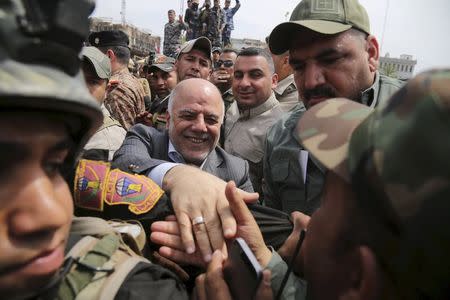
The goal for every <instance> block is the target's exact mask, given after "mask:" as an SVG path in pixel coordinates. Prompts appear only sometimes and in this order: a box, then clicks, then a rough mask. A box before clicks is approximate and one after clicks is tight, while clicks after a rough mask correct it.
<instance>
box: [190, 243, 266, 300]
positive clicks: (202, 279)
mask: <svg viewBox="0 0 450 300" xmlns="http://www.w3.org/2000/svg"><path fill="white" fill-rule="evenodd" d="M223 261H224V257H223V255H222V253H221V252H220V251H215V252H214V254H213V256H212V260H211V262H210V263H209V265H208V269H207V271H206V273H205V274H201V275H200V276H198V277H197V279H196V280H195V298H196V299H198V300H207V299H216V300H231V299H232V297H231V293H230V290H229V288H228V285H227V283H226V282H225V280H224V277H223ZM270 279H271V274H270V271H269V270H264V271H263V278H262V280H261V283H260V285H259V287H258V290H257V292H256V296H255V298H254V299H258V300H270V299H272V297H273V296H272V288H271V285H270V284H271V282H270Z"/></svg>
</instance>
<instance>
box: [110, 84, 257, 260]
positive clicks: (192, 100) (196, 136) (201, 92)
mask: <svg viewBox="0 0 450 300" xmlns="http://www.w3.org/2000/svg"><path fill="white" fill-rule="evenodd" d="M223 117H224V105H223V101H222V97H221V94H220V92H219V90H218V89H217V88H216V87H215V86H214V85H213V84H212V83H210V82H209V81H207V80H204V79H198V78H193V79H186V80H184V81H182V82H180V83H179V84H178V85H177V86H176V87H175V89H174V90H173V92H172V94H171V96H170V98H169V107H168V111H167V129H168V130H166V131H164V132H159V131H157V130H155V129H154V128H150V127H147V126H145V125H141V124H138V125H136V126H134V127H132V128H131V129H130V130H129V131H128V133H127V136H126V138H125V140H124V142H123V144H122V146H121V147H120V148H119V150H117V152H116V154H115V155H114V161H113V165H114V167H118V168H120V169H122V170H124V171H131V172H134V173H139V174H143V175H147V176H149V177H150V178H151V179H153V180H154V181H155V182H156V183H157V184H159V185H160V186H161V187H162V188H163V189H164V190H165V191H167V192H170V194H171V201H172V204H173V205H174V210H175V212H177V207H176V204H174V203H173V202H174V201H185V200H186V199H188V198H189V199H191V198H196V201H192V204H191V205H190V209H191V211H198V216H199V217H201V218H199V219H201V221H202V222H201V223H200V224H202V227H203V226H206V227H207V228H204V229H205V231H206V230H207V231H208V234H207V235H206V234H204V236H203V237H204V238H206V240H205V244H206V245H209V242H211V246H212V248H219V244H220V243H221V242H223V239H222V235H221V234H219V236H220V237H216V236H217V232H216V233H213V232H210V228H211V225H208V222H211V223H212V224H216V223H220V222H217V221H218V220H219V219H218V218H217V213H218V214H219V216H220V221H221V222H222V227H223V229H224V233H225V234H226V227H227V226H228V225H226V223H227V222H228V221H225V220H224V216H223V214H221V212H225V211H228V204H226V206H223V207H222V204H215V202H214V201H212V199H211V200H210V201H206V202H205V201H204V202H202V201H198V199H199V197H206V198H208V197H211V195H215V194H217V197H220V198H222V197H224V190H225V182H226V181H230V180H233V181H235V182H236V185H237V186H238V187H239V188H240V189H241V190H243V191H247V192H253V187H252V185H251V182H250V179H249V174H248V169H249V167H248V163H247V162H245V161H244V160H242V159H240V158H238V157H235V156H232V155H230V154H228V153H226V152H225V151H224V150H223V149H221V148H220V147H218V146H217V143H218V140H219V136H220V126H221V124H222V122H223ZM186 164H187V165H193V166H196V167H198V168H197V170H198V169H201V170H203V171H205V172H207V173H210V174H212V175H215V176H217V177H218V178H220V179H222V180H220V181H221V183H219V182H217V181H218V180H217V179H213V178H211V177H212V176H210V175H209V174H206V173H205V172H202V171H200V170H198V171H194V170H193V169H194V168H192V167H190V168H189V170H186V166H185V165H186ZM213 185H216V186H217V189H216V191H215V192H214V193H212V192H205V191H200V190H199V189H200V188H204V187H208V186H213ZM180 186H184V187H182V188H181V187H180ZM171 188H175V189H178V192H176V193H175V192H174V191H173V190H171ZM181 190H182V191H181ZM177 195H178V196H180V197H179V198H180V200H177V199H175V198H176V197H177ZM247 195H250V194H247ZM174 197H175V198H174ZM218 203H222V202H221V201H218ZM199 206H202V207H199ZM225 207H226V208H225ZM208 211H210V212H209V213H208ZM211 211H212V212H213V213H212V212H211ZM205 214H206V215H205ZM224 214H226V215H228V213H224ZM179 215H180V214H177V216H178V222H179V223H180V225H181V226H180V228H183V230H185V233H186V235H188V234H189V233H188V232H190V233H192V229H191V228H193V230H194V232H195V234H196V238H197V240H198V232H200V231H201V230H198V228H197V227H198V226H195V225H197V224H198V222H197V221H194V219H198V218H194V219H192V220H191V219H190V218H188V217H187V215H190V216H191V217H192V213H186V218H185V219H180V217H179ZM191 221H192V225H193V226H192V227H191ZM204 223H206V224H204ZM232 227H234V226H232ZM200 238H201V237H200ZM215 238H217V239H218V241H214V239H215ZM208 239H209V240H208ZM183 241H184V242H185V243H184V244H185V246H186V251H187V252H188V253H189V252H191V251H192V248H194V247H195V246H194V243H193V240H192V243H191V240H190V239H189V241H187V240H183ZM206 242H207V243H206ZM219 242H220V243H219ZM216 245H217V246H216ZM199 247H200V250H202V253H203V255H204V257H205V260H207V261H208V260H209V259H210V256H211V251H210V250H208V249H202V245H200V243H199ZM208 247H209V246H207V247H206V248H208ZM192 252H193V251H192Z"/></svg>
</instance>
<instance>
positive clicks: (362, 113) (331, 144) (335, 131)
mask: <svg viewBox="0 0 450 300" xmlns="http://www.w3.org/2000/svg"><path fill="white" fill-rule="evenodd" d="M372 111H373V109H371V108H369V107H368V106H366V105H363V104H360V103H358V102H355V101H351V100H348V99H344V98H334V99H328V100H326V101H323V102H321V103H319V104H316V105H314V106H313V107H311V108H310V109H309V110H308V111H307V112H306V113H305V114H304V115H303V116H302V117H301V118H300V120H299V123H298V126H297V130H298V133H299V137H300V140H301V141H302V144H303V146H304V147H305V149H307V150H308V151H310V152H311V154H312V155H313V156H314V157H316V158H317V159H318V160H319V161H320V162H321V163H322V164H323V166H324V167H326V168H327V169H328V170H332V171H333V172H335V173H336V174H338V175H340V176H341V177H342V178H343V179H344V180H346V181H347V182H350V178H351V176H350V173H349V169H348V160H347V157H348V145H349V142H350V137H351V134H352V132H353V130H354V129H355V128H356V127H357V126H358V125H359V124H360V123H361V122H362V120H364V119H365V118H366V117H367V116H368V115H369V114H370V113H371V112H372Z"/></svg>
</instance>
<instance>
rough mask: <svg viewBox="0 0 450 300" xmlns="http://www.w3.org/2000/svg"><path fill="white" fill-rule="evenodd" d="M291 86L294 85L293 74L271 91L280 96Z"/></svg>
mask: <svg viewBox="0 0 450 300" xmlns="http://www.w3.org/2000/svg"><path fill="white" fill-rule="evenodd" d="M291 84H295V83H294V74H291V75H289V76H288V77H286V78H284V79H283V80H281V81H279V82H278V85H277V87H276V88H274V89H273V91H274V92H275V93H276V94H277V95H279V96H281V95H283V94H284V91H286V89H287V88H288V87H289V86H290V85H291Z"/></svg>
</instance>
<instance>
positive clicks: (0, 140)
mask: <svg viewBox="0 0 450 300" xmlns="http://www.w3.org/2000/svg"><path fill="white" fill-rule="evenodd" d="M218 2H219V1H214V4H215V6H216V3H218ZM227 2H228V4H229V2H230V1H227ZM206 3H208V1H205V9H206V8H207V7H206ZM53 4H55V5H48V3H47V1H43V0H42V1H33V2H29V1H21V0H5V1H3V3H2V4H0V15H1V16H2V18H0V24H1V26H0V39H1V40H2V41H3V42H2V43H0V78H1V80H0V107H1V109H0V116H1V117H0V128H1V129H2V130H0V147H1V148H0V149H1V153H2V155H1V159H0V174H1V176H2V180H1V181H0V186H1V188H0V204H1V205H0V225H1V226H0V228H1V230H0V250H1V251H0V295H1V296H0V297H1V298H4V299H146V298H157V299H200V300H205V299H218V300H228V299H240V298H239V296H238V295H240V294H241V293H240V291H241V290H246V293H249V294H250V295H251V297H250V298H253V299H259V300H265V299H274V298H275V299H449V298H450V290H449V285H448V282H449V279H450V259H449V257H448V253H449V251H450V226H449V225H450V223H449V222H450V207H449V204H450V202H449V201H448V200H449V199H450V160H448V158H447V155H448V153H449V152H450V140H449V139H448V133H449V132H450V70H449V69H439V70H432V71H428V72H425V73H422V74H419V75H417V76H416V77H414V78H413V79H411V80H410V81H408V82H403V81H400V80H398V79H394V78H390V77H387V76H384V75H382V74H380V72H379V71H378V60H379V45H378V41H377V38H376V37H375V36H374V35H372V34H371V29H370V22H369V18H368V15H367V12H366V10H365V8H364V7H363V6H362V5H361V4H360V3H359V2H358V0H332V1H330V3H329V4H330V5H328V6H323V5H320V4H321V1H317V0H301V1H300V2H299V3H298V5H297V6H296V8H295V9H294V10H293V12H292V14H291V19H290V21H288V22H283V23H281V24H279V25H277V26H276V27H275V28H273V30H272V31H271V32H270V34H269V35H268V37H267V43H268V48H267V49H263V48H253V47H250V48H245V49H242V50H239V51H238V50H235V49H232V48H230V47H225V48H223V49H217V48H215V43H214V39H215V37H213V36H209V35H208V34H206V36H205V33H206V31H204V32H203V34H201V35H199V36H195V35H193V36H190V37H191V39H190V40H189V41H187V42H186V43H184V44H182V45H180V47H179V49H176V54H175V55H174V57H171V56H170V55H159V54H156V55H155V56H154V57H152V58H151V59H150V60H149V61H150V63H149V64H147V65H145V66H144V67H143V68H142V70H141V73H140V76H141V78H138V77H136V76H134V75H133V74H132V72H130V70H129V61H130V56H131V53H130V49H129V39H128V36H127V35H126V34H125V33H124V32H122V31H118V30H113V31H99V32H92V33H90V34H89V23H88V17H89V15H90V14H91V13H92V11H93V9H94V7H95V4H94V2H93V1H90V0H55V1H54V3H53ZM190 4H191V7H189V8H188V10H189V9H193V8H194V7H197V8H196V10H198V1H195V0H193V1H192V3H190ZM194 4H196V5H194ZM237 4H238V5H239V2H238V1H237ZM237 7H238V6H237ZM216 8H217V9H220V7H219V6H217V7H216ZM208 9H210V10H211V11H213V9H214V7H213V8H209V7H208ZM198 13H199V14H200V11H199V12H198ZM208 13H210V12H208ZM186 15H187V14H186ZM214 18H215V17H214ZM169 20H172V21H173V22H179V24H184V23H185V24H184V25H182V26H187V27H183V28H185V29H187V30H188V34H194V33H193V31H192V30H191V29H192V28H193V27H191V23H189V22H188V21H186V20H184V23H183V21H182V20H181V19H180V20H179V21H175V13H174V12H173V11H169ZM188 20H189V19H188ZM186 24H189V25H186ZM228 24H229V23H228ZM189 30H191V31H189ZM86 41H87V44H86ZM31 50H32V51H31ZM174 51H175V50H174ZM214 56H216V57H215V58H214ZM237 237H240V238H242V239H243V240H244V241H245V242H246V243H247V244H248V247H249V251H250V252H251V253H252V254H253V255H254V259H255V261H254V262H253V263H257V264H259V265H260V267H261V268H262V270H263V271H262V272H261V273H260V274H259V277H258V280H259V281H257V282H256V283H257V284H256V286H255V288H253V289H251V288H250V286H245V285H244V284H241V283H240V282H239V283H238V284H233V280H232V279H230V278H229V277H227V276H225V275H224V273H225V272H226V268H227V266H230V261H229V260H230V258H229V255H228V250H229V248H228V247H229V246H230V241H232V240H234V239H235V238H237ZM227 249H228V250H227ZM240 267H241V268H242V266H240ZM242 271H243V272H242V274H240V275H241V276H243V277H239V278H243V280H244V279H248V278H244V277H245V276H246V275H245V274H246V272H244V271H245V270H242ZM237 272H240V269H238V270H237ZM234 279H235V280H236V278H234ZM245 282H247V281H245Z"/></svg>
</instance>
